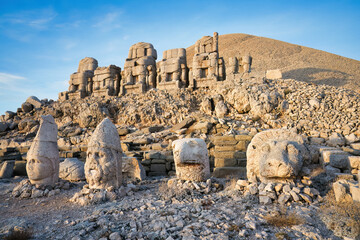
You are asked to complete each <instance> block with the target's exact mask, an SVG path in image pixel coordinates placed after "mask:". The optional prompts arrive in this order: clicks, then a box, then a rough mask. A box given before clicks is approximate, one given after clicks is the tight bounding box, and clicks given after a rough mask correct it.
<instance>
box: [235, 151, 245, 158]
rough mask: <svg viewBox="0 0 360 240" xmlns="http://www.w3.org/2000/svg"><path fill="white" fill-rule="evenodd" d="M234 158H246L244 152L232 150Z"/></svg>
mask: <svg viewBox="0 0 360 240" xmlns="http://www.w3.org/2000/svg"><path fill="white" fill-rule="evenodd" d="M234 158H237V159H243V158H246V152H241V151H236V152H234Z"/></svg>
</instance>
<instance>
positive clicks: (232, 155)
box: [214, 151, 235, 158]
mask: <svg viewBox="0 0 360 240" xmlns="http://www.w3.org/2000/svg"><path fill="white" fill-rule="evenodd" d="M214 156H215V158H235V152H234V151H228V152H218V151H214Z"/></svg>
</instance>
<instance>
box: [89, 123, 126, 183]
mask: <svg viewBox="0 0 360 240" xmlns="http://www.w3.org/2000/svg"><path fill="white" fill-rule="evenodd" d="M121 168H122V149H121V145H120V138H119V134H118V132H117V130H116V127H115V125H114V124H113V123H112V122H111V121H110V119H108V118H105V119H104V120H103V121H102V122H101V123H100V124H99V125H98V126H97V127H96V129H95V131H94V133H93V135H92V136H91V138H90V141H89V144H88V150H87V157H86V162H85V177H86V181H87V182H88V183H89V187H90V188H96V189H106V188H108V187H114V188H119V187H120V186H121V183H122V173H121Z"/></svg>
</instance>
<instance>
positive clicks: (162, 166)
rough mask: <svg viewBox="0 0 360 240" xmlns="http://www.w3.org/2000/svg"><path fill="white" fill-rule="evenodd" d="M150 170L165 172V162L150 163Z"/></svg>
mask: <svg viewBox="0 0 360 240" xmlns="http://www.w3.org/2000/svg"><path fill="white" fill-rule="evenodd" d="M150 171H151V172H162V173H163V172H166V165H165V164H151V166H150Z"/></svg>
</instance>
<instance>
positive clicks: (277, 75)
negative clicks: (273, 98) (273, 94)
mask: <svg viewBox="0 0 360 240" xmlns="http://www.w3.org/2000/svg"><path fill="white" fill-rule="evenodd" d="M265 76H266V78H267V79H273V80H274V79H281V78H282V73H281V70H280V69H274V70H267V71H266V74H265Z"/></svg>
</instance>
